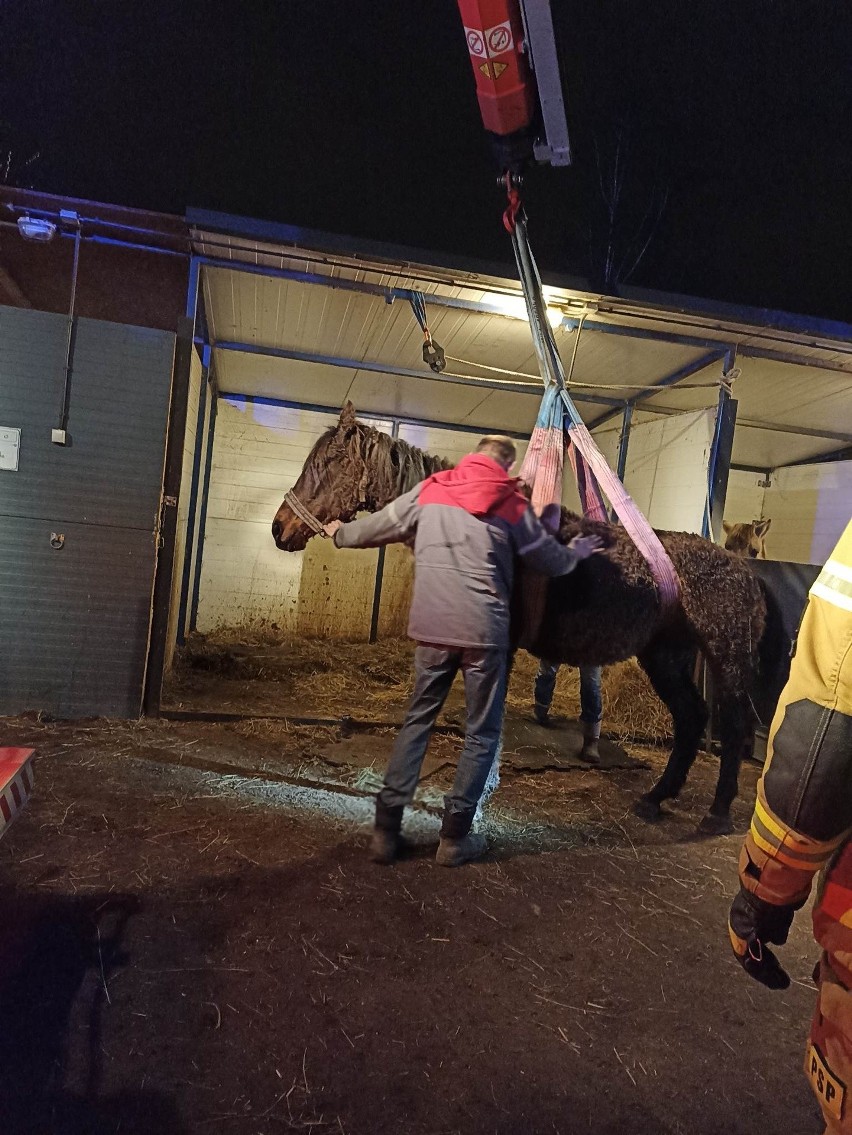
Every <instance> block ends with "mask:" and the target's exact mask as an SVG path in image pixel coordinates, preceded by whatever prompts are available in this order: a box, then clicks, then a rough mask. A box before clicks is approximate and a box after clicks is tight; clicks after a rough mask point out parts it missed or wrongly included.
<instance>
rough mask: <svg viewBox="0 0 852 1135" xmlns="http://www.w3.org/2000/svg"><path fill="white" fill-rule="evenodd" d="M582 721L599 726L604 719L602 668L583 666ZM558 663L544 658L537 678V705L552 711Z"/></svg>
mask: <svg viewBox="0 0 852 1135" xmlns="http://www.w3.org/2000/svg"><path fill="white" fill-rule="evenodd" d="M579 669H580V720H581V721H586V722H588V723H589V724H590V725H597V723H598V722H599V721H600V720H601V718H602V717H603V701H602V699H601V667H600V666H581V667H580V668H579ZM558 673H559V663H558V662H548V661H547V659H545V658H542V660H541V663H540V664H539V668H538V673H537V674H536V676H535V704H536V705H540V706H543V707H544V708H545V709H550V705H551V702H552V701H553V691H554V690H555V689H556V675H557V674H558Z"/></svg>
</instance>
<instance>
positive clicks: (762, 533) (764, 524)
mask: <svg viewBox="0 0 852 1135" xmlns="http://www.w3.org/2000/svg"><path fill="white" fill-rule="evenodd" d="M771 523H772V521H771V520H752V521H750V522H749V523H748V524H729V523H728V521H727V520H723V521H722V527H723V528H724V530H725V547H726V548H727V549H728V551H729V552H734V553H735V554H736V555H738V556H748V557H749V559H752V560H765V559H766V533H767V532H768V531H769V525H770V524H771Z"/></svg>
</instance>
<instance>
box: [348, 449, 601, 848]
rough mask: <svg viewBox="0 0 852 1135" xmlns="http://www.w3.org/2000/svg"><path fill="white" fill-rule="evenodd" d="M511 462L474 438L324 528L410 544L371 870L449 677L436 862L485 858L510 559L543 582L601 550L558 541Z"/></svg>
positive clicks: (367, 544)
mask: <svg viewBox="0 0 852 1135" xmlns="http://www.w3.org/2000/svg"><path fill="white" fill-rule="evenodd" d="M514 463H515V444H514V442H513V441H512V440H511V438H507V437H501V436H490V437H486V438H483V439H482V441H481V442H480V443H479V445H478V447H477V450H476V452H475V453H471V454H468V456H467V457H464V458H462V460H461V461H460V462H459V464H458V465H457V466H456V467H455V468H454V469H448V470H445V471H443V472H441V473H435V474H434V475H433V476H431V477H428V478H427V479H426V480H425V481H422V482H421V483H420V484H419V485H416V486H415V487H414V488H413V489H411V490H410V492H407V493H404V494H403V495H402V496H401V497H398V498H397V499H396V500H395V501H392V502H391V503H390V504H389V505H387V506H386V507H385V508H383V509H381V510H380V511H379V512H377V513H375V514H374V515H372V516H367V517H364V518H362V519H360V520H354V521H352V522H351V523H350V524H343V525H341V524H340V522H339V521H333V522H332V523H331V524H329V525H327V527H326V531H327V532H328V534H329V535H333V536H334V543H335V544H336V545H337V547H339V548H375V547H379V546H380V545H382V544H390V543H394V542H397V541H409V540H411V539H412V537H413V540H414V558H415V575H414V595H413V598H412V602H411V613H410V616H409V622H408V633H409V636H410V637H411V638H413V639H414V640H415V642H416V643H417V649H416V650H415V653H414V671H415V682H414V692H413V694H412V697H411V702H410V704H409V707H408V711H407V714H406V717H405V722H404V724H403V726H402V728H401V729H400V731H399V734H398V736H397V739H396V743H395V745H394V750H393V754H392V756H391V759H390V763H389V764H388V767H387V770H386V772H385V778H384V785H383V787H382V789H381V791H380V792H379V795H378V798H377V801H376V826H375V830H374V832H373V838H372V843H371V853H372V858H373V859H374V861H375V862H377V863H392V862H393V860H394V859H395V858H396V856H397V853H398V850H399V843H400V829H401V826H402V815H403V810H404V809H405V806H406V805H407V804H409V803H410V802H411V800H412V798H413V796H414V792H415V789H416V787H417V782H418V780H419V777H420V768H421V765H422V763H423V758H424V756H425V755H426V747H427V745H428V743H429V737H430V735H431V732H432V728H433V726H434V724H435V721H436V719H437V717H438V714H439V713H440V711H441V707H442V706H443V704H444V701H445V700H446V697H447V694H448V693H449V691H450V687H451V686H452V684H453V679H454V678H455V676H456V674H457V673H458V671H459V670H461V671H462V674H463V675H464V687H465V701H466V703H467V724H466V731H465V743H464V748H463V750H462V753H461V756H460V758H459V763H458V771H457V773H456V778H455V783H454V784H453V788H452V790H451V792H450V793H449V795H448V796H446V797H445V801H444V804H445V809H444V819H443V823H442V826H441V840H440V845H439V847H438V853H437V856H436V859H437V861H438V863H440V864H442V865H443V866H446V867H456V866H459V865H460V864H462V863H466V862H468V861H469V860H471V859H478V858H479V857H480V856H481V855H483V854H484V853H485V850H486V844H485V838H484V836H482V835H480V834H475V833H472V832H471V830H470V828H471V824H472V822H473V817H474V814H475V812H476V808H477V805H478V803H479V799H480V797H481V795H482V792H483V789H484V787H485V783H486V780H487V778H488V773H489V770H490V769H491V765H492V764H493V762H494V757H495V755H496V753H497V747H498V744H499V741H500V733H501V730H502V724H503V704H504V701H505V696H506V671H507V661H508V649H509V601H510V596H511V593H512V582H513V577H514V561H515V557H516V556H523V558H524V562H525V563H526V564H528V565H529V566H530V567H531V568H533V570H535V571H538V572H541V573H542V574H543V575H549V576H557V575H567V574H568V572H570V571H573V569H574V568H575V567H576V566H577V564H578V563H579V562H580V561H581V560H583V559H586V557H587V556H590V555H592V553H594V552H596V551H599V550H600V548H601V546H602V545H601V541H600V540H599V539H598V538H597V537H595V536H585V537H584V536H580V537H575V539H574V540H572V541H571V544H570V545H568V546H567V547H566V546H564V545H562V544H559V543H558V542H557V541H556V540H555V539H554V538H553V536H551V535H550V534H549V533H548V532H547V531H546V530H545V529H544V528H543V527H542V525H541V523H540V522H539V520H538V519H537V518H536V516H535V514H534V513H533V511H532V509H531V508H530V506H529V502H528V501H527V499H526V498H525V497H524V496H523V495H522V494H521V493H520V491H519V489H518V482H517V480H516V479H515V478H512V477H510V476H509V470H510V469H511V467H512V465H513V464H514Z"/></svg>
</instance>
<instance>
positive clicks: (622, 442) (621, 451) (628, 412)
mask: <svg viewBox="0 0 852 1135" xmlns="http://www.w3.org/2000/svg"><path fill="white" fill-rule="evenodd" d="M632 419H633V405H632V403H630V402H628V403H627V405H626V406H625V407H624V416H623V418H622V420H621V436H620V437H619V439H618V463H617V465H616V468H615V474H616V476H617V477H618V479H619V481H621V483H622V485H623V484H624V474H625V473H626V472H627V447H628V445H629V444H630V423H631V421H632Z"/></svg>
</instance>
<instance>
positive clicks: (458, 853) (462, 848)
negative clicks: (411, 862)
mask: <svg viewBox="0 0 852 1135" xmlns="http://www.w3.org/2000/svg"><path fill="white" fill-rule="evenodd" d="M487 850H488V843H487V842H486V839H485V836H484V835H480V834H479V833H478V832H468V834H467V835H466V836H462V838H461V839H448V838H447V837H446V836H441V842H440V843H439V844H438V851H437V853H436V855H435V862H436V863H439V864H440V865H441V867H461V865H462V864H463V863H470V862H471V861H472V860H474V859H481V858H482V856H483V855H484V854H485V853H486V851H487Z"/></svg>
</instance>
